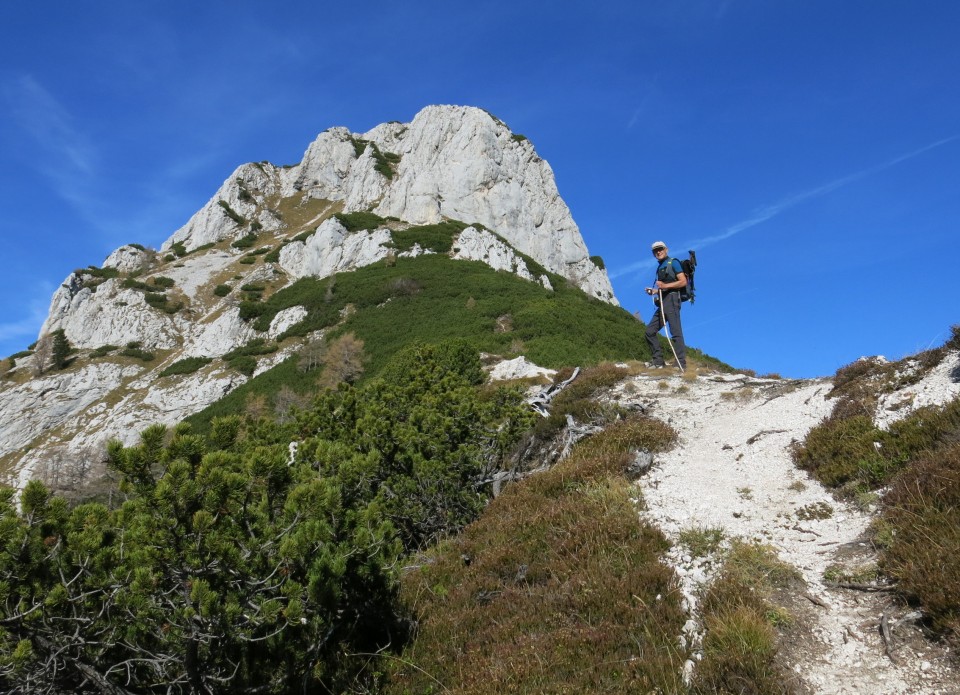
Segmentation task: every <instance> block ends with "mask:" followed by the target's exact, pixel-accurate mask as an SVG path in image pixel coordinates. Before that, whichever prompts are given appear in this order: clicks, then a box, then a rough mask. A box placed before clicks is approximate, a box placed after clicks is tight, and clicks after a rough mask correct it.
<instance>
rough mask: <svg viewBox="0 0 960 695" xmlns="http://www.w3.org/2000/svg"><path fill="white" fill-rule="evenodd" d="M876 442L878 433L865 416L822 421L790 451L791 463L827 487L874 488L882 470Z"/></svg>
mask: <svg viewBox="0 0 960 695" xmlns="http://www.w3.org/2000/svg"><path fill="white" fill-rule="evenodd" d="M880 439H881V434H880V430H878V429H877V428H876V427H875V426H874V424H873V420H872V419H871V418H869V417H867V416H865V415H857V416H855V417H851V418H847V419H840V418H832V419H828V420H824V421H823V422H822V423H820V424H819V425H817V426H816V427H814V428H812V429H811V430H810V432H809V433H808V434H807V437H806V439H805V440H804V442H803V443H802V444H801V445H799V446H798V447H797V448H796V449H795V450H794V452H793V456H794V461H795V462H796V464H797V465H798V466H799V467H800V468H802V469H804V470H807V471H810V472H811V473H813V475H814V476H815V477H816V478H817V479H818V480H819V481H820V482H822V483H823V484H824V485H827V486H829V487H839V486H841V485H844V484H846V483H849V482H851V481H854V482H861V483H863V484H864V485H868V486H875V485H876V484H877V483H878V482H879V480H878V478H877V474H878V473H882V469H883V458H882V457H881V455H880V452H879V450H878V448H877V446H876V444H875V443H879V441H880Z"/></svg>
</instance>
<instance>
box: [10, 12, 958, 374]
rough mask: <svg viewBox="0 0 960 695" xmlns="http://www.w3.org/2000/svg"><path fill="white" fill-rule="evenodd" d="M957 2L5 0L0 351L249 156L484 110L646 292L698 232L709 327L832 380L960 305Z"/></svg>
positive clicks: (692, 317)
mask: <svg viewBox="0 0 960 695" xmlns="http://www.w3.org/2000/svg"><path fill="white" fill-rule="evenodd" d="M957 36H960V3H952V2H942V1H940V0H916V1H915V2H911V3H905V2H899V1H895V0H840V1H838V0H777V1H776V2H771V1H770V0H658V1H655V2H654V1H650V0H632V1H630V2H625V1H624V2H621V1H620V0H617V1H613V2H599V3H595V2H589V3H588V2H562V1H559V2H558V1H556V0H555V1H554V2H531V1H527V0H512V1H511V2H503V1H500V0H491V1H478V2H474V3H471V4H470V5H469V6H466V5H465V4H464V3H456V2H449V0H447V1H444V2H439V1H437V2H434V1H432V0H431V1H428V2H416V1H411V2H407V3H396V2H390V3H388V2H368V1H364V0H359V1H357V2H353V3H349V4H336V5H334V4H332V3H317V2H298V1H294V0H291V1H289V2H286V3H281V4H279V5H276V4H273V5H271V4H268V3H263V2H248V1H246V0H233V1H231V2H229V3H228V2H182V1H180V0H165V1H164V2H154V1H152V0H141V1H140V2H136V3H132V2H126V1H124V2H121V1H119V0H99V1H98V2H96V3H53V4H51V3H46V4H37V3H7V5H6V6H4V9H3V10H2V11H0V209H2V211H3V212H2V215H0V238H2V240H3V249H4V251H5V253H4V256H5V261H6V262H5V264H4V271H5V272H3V273H0V355H8V354H12V353H14V352H17V351H19V350H22V349H24V348H25V347H26V346H27V345H29V344H30V343H32V342H33V341H34V340H35V339H36V335H37V332H38V330H39V327H40V325H41V323H42V321H43V318H44V317H45V315H46V312H47V309H48V306H49V301H50V296H51V294H52V292H53V291H54V289H55V288H56V287H57V286H58V285H59V283H60V282H62V281H63V279H64V278H65V277H66V276H67V275H68V274H69V272H70V271H71V270H73V269H74V268H77V267H82V266H86V265H90V264H96V265H99V264H100V263H102V262H103V260H104V258H105V257H106V256H107V255H108V254H109V253H110V252H111V251H112V250H113V249H115V248H117V247H118V246H120V245H122V244H125V243H130V242H137V243H141V244H144V245H147V246H153V247H158V246H159V245H160V244H161V243H162V242H163V241H164V240H165V239H166V238H167V237H168V236H170V234H172V233H173V232H174V231H175V230H176V229H177V228H179V227H180V226H181V225H182V224H183V223H184V222H186V220H187V219H188V218H189V217H190V216H191V215H192V214H193V212H195V211H196V210H197V209H198V208H199V207H200V206H202V205H203V204H204V203H205V202H206V201H207V200H208V199H209V198H210V196H212V195H213V193H214V192H215V191H216V190H217V188H218V187H219V186H220V184H221V183H222V182H223V180H224V179H225V178H226V177H227V176H228V175H229V174H230V173H231V172H232V171H233V169H234V168H235V167H236V166H238V165H239V164H242V163H244V162H249V161H260V160H269V161H271V162H274V163H276V164H290V163H294V162H297V161H299V160H300V158H301V156H302V154H303V152H304V150H305V149H306V147H307V145H308V144H309V143H310V142H311V141H312V140H313V139H314V138H315V137H316V135H317V134H318V133H319V132H321V131H323V130H325V129H327V128H329V127H331V126H336V125H342V126H346V127H348V128H350V129H351V130H352V131H354V132H362V131H365V130H367V129H369V128H371V127H373V126H374V125H376V124H378V123H382V122H385V121H389V120H400V121H409V120H410V119H411V118H412V117H413V116H414V114H416V112H417V111H419V110H420V108H422V107H423V106H425V105H428V104H440V103H445V104H469V105H475V106H480V107H483V108H485V109H487V110H489V111H491V112H492V113H494V114H496V115H497V116H498V117H499V118H501V119H502V120H504V121H505V122H506V123H507V124H508V125H509V126H510V127H511V128H512V129H513V130H514V132H517V133H522V134H524V135H526V136H527V137H528V138H530V140H531V141H532V142H533V144H534V146H535V147H536V148H537V151H538V152H539V154H540V155H541V156H543V157H544V158H545V159H547V161H549V162H550V164H551V165H552V167H553V169H554V172H555V174H556V178H557V185H558V187H559V189H560V194H561V195H562V196H563V198H564V199H565V200H566V202H567V204H568V205H569V206H570V208H571V210H572V212H573V216H574V219H575V220H576V221H577V223H578V224H579V225H580V228H581V232H582V233H583V236H584V239H585V241H586V243H587V246H588V247H589V249H590V252H591V254H596V255H600V256H602V257H603V258H604V259H605V261H606V265H607V268H608V271H609V273H610V275H611V278H612V280H613V285H614V290H615V291H616V294H617V297H618V299H619V300H620V302H621V304H623V305H624V307H625V308H627V309H629V310H630V311H636V310H639V311H641V312H642V314H643V315H644V317H645V318H646V317H647V315H648V314H650V313H651V310H652V306H651V304H650V302H649V299H648V298H647V297H646V296H645V295H644V294H643V287H644V286H645V285H648V284H650V277H651V275H652V273H653V262H652V256H651V254H650V250H649V249H650V243H651V242H652V241H654V240H657V239H663V240H664V241H666V242H667V243H668V245H669V246H670V247H671V250H672V252H673V253H674V254H675V255H682V256H685V255H686V250H687V249H690V248H693V249H696V250H697V253H698V258H699V260H700V266H699V268H698V273H697V285H698V289H699V297H698V301H697V303H696V305H695V306H693V307H685V309H684V316H683V319H684V327H685V332H686V335H687V340H688V342H689V343H690V344H692V345H694V346H696V347H699V348H701V349H703V350H705V351H706V352H708V353H710V354H712V355H715V356H716V357H719V358H720V359H723V360H725V361H727V362H729V363H731V364H733V365H735V366H738V367H748V368H752V369H755V370H757V371H758V372H760V373H767V372H777V373H780V374H782V375H784V376H791V377H807V376H817V375H827V374H832V373H833V372H834V371H835V370H836V369H837V367H840V366H842V365H844V364H847V363H849V362H851V361H853V360H855V359H856V358H857V357H859V356H861V355H869V354H883V355H886V356H887V357H890V358H896V357H902V356H904V355H906V354H910V353H912V352H916V351H918V350H922V349H925V348H927V347H930V346H934V345H939V344H941V343H942V342H943V341H944V340H945V339H946V338H947V337H948V335H949V327H950V326H951V325H952V324H956V323H960V311H958V310H957V308H956V307H957V297H958V296H960V272H957V271H956V270H955V269H954V266H955V265H956V264H957V261H958V258H957V257H958V255H960V224H958V220H960V77H958V76H960V41H958V40H957Z"/></svg>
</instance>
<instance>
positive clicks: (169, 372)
mask: <svg viewBox="0 0 960 695" xmlns="http://www.w3.org/2000/svg"><path fill="white" fill-rule="evenodd" d="M211 362H213V358H212V357H185V358H184V359H182V360H177V361H176V362H174V363H173V364H171V365H170V366H169V367H167V368H166V369H164V370H163V371H162V372H160V374H159V376H174V375H176V374H193V373H194V372H196V371H197V370H198V369H201V368H203V367H205V366H207V365H208V364H210V363H211Z"/></svg>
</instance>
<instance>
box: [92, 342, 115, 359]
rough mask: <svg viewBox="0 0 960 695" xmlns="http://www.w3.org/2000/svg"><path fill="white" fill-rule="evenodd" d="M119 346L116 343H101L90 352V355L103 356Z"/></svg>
mask: <svg viewBox="0 0 960 695" xmlns="http://www.w3.org/2000/svg"><path fill="white" fill-rule="evenodd" d="M119 349H120V347H119V346H118V345H101V346H100V347H98V348H94V349H93V350H92V351H91V352H90V357H104V356H106V355H109V354H110V353H111V352H116V351H117V350H119Z"/></svg>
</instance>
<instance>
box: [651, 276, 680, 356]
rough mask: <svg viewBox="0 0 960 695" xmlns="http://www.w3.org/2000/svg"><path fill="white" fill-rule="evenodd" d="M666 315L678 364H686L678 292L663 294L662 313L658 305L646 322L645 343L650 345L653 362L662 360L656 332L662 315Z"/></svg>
mask: <svg viewBox="0 0 960 695" xmlns="http://www.w3.org/2000/svg"><path fill="white" fill-rule="evenodd" d="M664 315H666V318H667V323H668V324H669V326H670V337H671V338H672V339H673V349H674V350H676V352H677V359H678V360H680V364H681V365H682V366H683V367H684V368H686V366H687V346H686V345H685V344H684V342H683V326H681V325H680V293H679V292H667V293H665V294H664V295H663V313H661V312H660V307H657V310H656V312H654V314H653V318H651V319H650V321H649V322H648V323H647V343H648V344H649V345H650V353H651V355H653V361H654V362H655V363H662V362H663V350H662V349H661V348H660V340H659V339H658V338H657V334H658V333H659V332H660V331H661V330H662V329H663V317H664Z"/></svg>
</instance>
